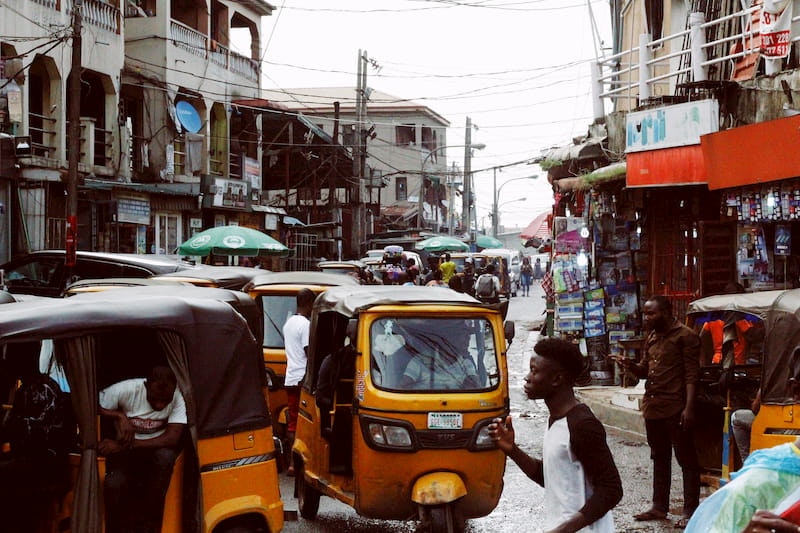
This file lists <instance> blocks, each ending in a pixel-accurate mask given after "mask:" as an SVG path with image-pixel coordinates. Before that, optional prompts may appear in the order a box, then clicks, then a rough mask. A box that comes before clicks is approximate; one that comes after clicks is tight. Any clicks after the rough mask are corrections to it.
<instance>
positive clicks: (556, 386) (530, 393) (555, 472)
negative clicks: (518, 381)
mask: <svg viewBox="0 0 800 533" xmlns="http://www.w3.org/2000/svg"><path fill="white" fill-rule="evenodd" d="M533 351H534V354H533V356H532V357H531V361H530V372H528V375H527V376H525V386H524V390H525V394H526V395H527V397H528V398H529V399H531V400H536V399H543V400H544V402H545V404H546V405H547V408H548V411H549V412H550V419H549V421H548V427H547V429H546V430H545V434H544V442H543V444H542V457H541V459H539V458H536V457H533V456H530V455H528V454H527V453H525V452H524V451H522V450H521V449H520V448H519V447H518V446H517V445H516V443H515V442H514V428H513V426H512V424H511V417H510V416H508V417H506V418H505V420H503V419H501V418H495V419H494V420H493V421H492V423H491V424H490V425H489V435H490V436H491V437H492V439H493V440H494V441H495V444H496V445H497V447H498V448H499V449H500V450H502V451H503V452H504V453H505V454H506V456H508V457H509V458H511V460H512V461H514V462H515V463H517V465H518V466H519V467H520V469H521V470H522V471H523V472H524V473H525V475H527V476H528V477H529V478H530V479H532V480H533V481H535V482H536V483H538V484H539V485H541V486H543V487H545V497H544V509H545V510H546V514H545V517H544V524H543V529H544V531H548V532H551V531H552V532H554V531H581V532H582V533H614V531H615V528H614V519H613V517H612V514H611V509H613V508H614V506H615V505H616V504H617V503H619V501H620V499H621V498H622V481H621V480H620V476H619V472H618V470H617V466H616V464H615V463H614V457H613V456H612V455H611V450H609V448H608V444H607V442H606V433H605V429H604V428H603V424H601V423H600V421H599V420H598V419H597V417H595V416H594V414H593V413H592V411H591V410H590V409H589V407H587V406H586V405H584V404H582V403H580V402H579V401H578V400H577V399H576V398H575V393H574V391H573V386H574V383H575V379H576V378H577V377H578V375H580V373H581V371H582V370H583V356H582V355H581V353H580V351H579V350H578V348H577V347H576V346H575V345H574V344H572V343H571V342H569V341H566V340H564V339H557V338H554V337H547V338H545V339H542V340H540V341H539V342H537V343H536V345H535V346H534V347H533Z"/></svg>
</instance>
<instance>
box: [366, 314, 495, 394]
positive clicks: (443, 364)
mask: <svg viewBox="0 0 800 533" xmlns="http://www.w3.org/2000/svg"><path fill="white" fill-rule="evenodd" d="M370 354H371V376H372V382H373V383H374V384H375V385H376V386H377V387H378V388H381V389H388V390H393V391H403V392H421V391H443V390H447V391H459V392H472V391H483V390H490V389H493V388H495V387H497V385H498V384H499V382H500V375H499V370H498V368H499V367H498V363H497V354H496V351H495V338H494V331H493V329H492V325H491V323H490V322H489V321H488V320H486V319H483V318H460V317H454V318H418V317H414V318H410V317H391V318H390V317H384V318H380V319H378V320H376V321H375V322H373V323H372V326H371V328H370Z"/></svg>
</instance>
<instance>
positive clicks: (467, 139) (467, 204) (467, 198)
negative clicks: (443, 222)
mask: <svg viewBox="0 0 800 533" xmlns="http://www.w3.org/2000/svg"><path fill="white" fill-rule="evenodd" d="M471 145H472V119H471V118H469V117H467V127H466V132H465V133H464V196H462V198H461V201H462V206H461V224H462V225H463V226H464V230H465V231H466V232H467V239H468V240H469V241H470V242H471V241H472V232H471V231H470V226H471V223H470V222H471V220H472V184H471V183H470V179H469V178H470V172H471V170H472V169H471V168H470V167H471V161H470V158H471V155H472V154H471V152H470V150H471V149H472V146H471Z"/></svg>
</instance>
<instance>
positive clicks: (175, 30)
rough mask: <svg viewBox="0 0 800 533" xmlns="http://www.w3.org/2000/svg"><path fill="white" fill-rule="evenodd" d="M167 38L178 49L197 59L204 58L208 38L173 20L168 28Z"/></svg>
mask: <svg viewBox="0 0 800 533" xmlns="http://www.w3.org/2000/svg"><path fill="white" fill-rule="evenodd" d="M169 38H170V39H171V40H172V42H173V43H174V44H175V46H177V47H178V48H180V49H182V50H186V51H187V52H189V53H190V54H194V55H196V56H199V57H206V50H208V37H206V36H205V35H204V34H202V33H200V32H199V31H197V30H195V29H193V28H190V27H189V26H187V25H185V24H181V23H180V22H178V21H177V20H173V21H171V24H170V28H169Z"/></svg>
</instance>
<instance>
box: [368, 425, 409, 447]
mask: <svg viewBox="0 0 800 533" xmlns="http://www.w3.org/2000/svg"><path fill="white" fill-rule="evenodd" d="M369 436H370V438H371V439H372V442H374V443H375V444H378V445H380V446H389V447H392V448H411V435H409V433H408V430H407V429H406V428H404V427H400V426H392V425H388V424H379V423H377V422H371V423H370V424H369Z"/></svg>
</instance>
